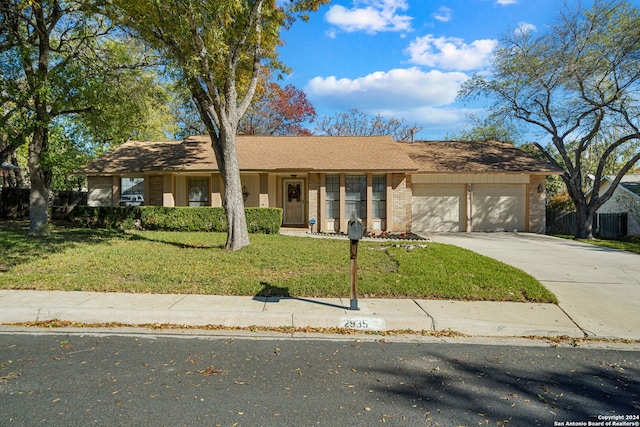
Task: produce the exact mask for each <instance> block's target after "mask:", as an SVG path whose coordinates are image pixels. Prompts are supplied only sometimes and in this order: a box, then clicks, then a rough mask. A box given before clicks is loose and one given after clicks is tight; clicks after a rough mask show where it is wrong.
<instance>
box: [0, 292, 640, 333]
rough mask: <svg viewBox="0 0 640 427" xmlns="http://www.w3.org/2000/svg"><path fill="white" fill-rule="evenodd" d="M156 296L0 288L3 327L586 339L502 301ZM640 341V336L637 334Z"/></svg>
mask: <svg viewBox="0 0 640 427" xmlns="http://www.w3.org/2000/svg"><path fill="white" fill-rule="evenodd" d="M349 305H350V301H349V300H348V299H346V300H345V299H340V298H331V299H312V298H308V299H306V298H273V297H272V298H263V297H254V298H252V297H225V296H209V295H151V294H124V293H93V292H63V291H29V290H0V323H5V324H6V323H21V322H32V321H46V320H52V319H58V320H68V321H75V322H79V323H85V324H104V323H111V322H117V323H123V324H131V325H152V324H173V325H189V326H206V325H220V326H225V327H251V326H266V327H274V328H280V327H294V328H305V327H311V328H347V329H355V330H369V331H385V330H413V331H443V330H444V331H448V330H450V331H455V332H460V333H463V334H467V335H472V336H490V337H522V336H544V337H551V336H569V337H574V338H582V337H584V332H583V331H582V330H581V329H580V327H579V326H578V325H576V324H575V323H574V322H573V321H572V320H571V319H570V318H569V317H568V316H567V315H566V314H565V313H564V312H563V311H562V310H561V309H560V308H559V307H558V306H556V305H553V304H526V303H502V302H461V301H443V300H411V299H359V300H358V308H359V310H358V311H354V310H349ZM639 338H640V335H639Z"/></svg>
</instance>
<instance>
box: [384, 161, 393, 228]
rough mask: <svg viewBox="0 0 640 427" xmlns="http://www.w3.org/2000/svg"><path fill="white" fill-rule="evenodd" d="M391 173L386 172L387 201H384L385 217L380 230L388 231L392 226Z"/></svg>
mask: <svg viewBox="0 0 640 427" xmlns="http://www.w3.org/2000/svg"><path fill="white" fill-rule="evenodd" d="M392 180H393V175H392V174H391V173H387V180H386V181H387V201H386V203H385V205H386V206H385V208H386V211H387V212H386V215H385V216H386V217H387V218H386V219H385V221H384V225H383V227H382V230H381V231H390V230H391V228H392V227H393V203H394V201H393V185H392Z"/></svg>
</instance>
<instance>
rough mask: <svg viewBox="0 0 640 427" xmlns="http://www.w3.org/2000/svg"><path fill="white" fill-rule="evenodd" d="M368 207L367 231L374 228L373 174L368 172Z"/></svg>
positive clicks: (366, 212) (366, 213)
mask: <svg viewBox="0 0 640 427" xmlns="http://www.w3.org/2000/svg"><path fill="white" fill-rule="evenodd" d="M366 202H367V203H366V205H367V208H366V210H365V215H367V223H366V226H365V229H364V231H365V233H366V232H367V231H371V230H372V229H373V174H372V173H367V200H366Z"/></svg>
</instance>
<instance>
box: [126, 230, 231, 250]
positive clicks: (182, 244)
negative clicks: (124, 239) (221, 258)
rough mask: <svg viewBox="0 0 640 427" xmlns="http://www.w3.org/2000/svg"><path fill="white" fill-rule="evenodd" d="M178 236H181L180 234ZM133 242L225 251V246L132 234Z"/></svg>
mask: <svg viewBox="0 0 640 427" xmlns="http://www.w3.org/2000/svg"><path fill="white" fill-rule="evenodd" d="M176 234H180V233H179V232H178V233H176ZM130 238H131V240H145V241H147V242H154V243H163V244H165V245H171V246H175V247H176V248H180V249H225V246H224V245H206V244H193V243H185V242H179V241H173V240H168V239H154V238H150V237H147V236H142V235H140V234H131V235H130Z"/></svg>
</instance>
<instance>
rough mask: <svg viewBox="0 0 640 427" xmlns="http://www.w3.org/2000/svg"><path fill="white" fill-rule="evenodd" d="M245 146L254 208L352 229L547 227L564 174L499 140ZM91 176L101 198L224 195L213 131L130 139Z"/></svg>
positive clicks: (217, 198)
mask: <svg viewBox="0 0 640 427" xmlns="http://www.w3.org/2000/svg"><path fill="white" fill-rule="evenodd" d="M237 150H238V159H239V163H240V171H241V179H242V184H243V196H244V199H245V206H247V207H278V208H282V209H283V218H284V220H283V226H290V227H309V224H310V222H311V220H312V219H313V220H315V224H316V225H315V230H318V231H322V232H345V231H346V226H347V221H348V219H349V217H350V215H351V211H353V212H354V213H356V216H358V217H359V218H361V219H363V221H364V222H365V224H366V228H367V231H370V232H376V231H388V232H411V231H413V232H434V231H437V232H440V231H524V232H534V233H543V232H544V229H545V191H544V180H545V176H546V175H549V174H558V173H560V172H561V171H559V170H557V169H555V168H554V167H553V166H552V165H550V164H548V163H545V162H542V161H540V160H538V159H536V158H534V157H532V156H530V155H528V154H527V153H525V152H523V151H522V150H519V149H517V148H515V147H513V146H510V145H508V144H502V143H498V142H486V143H480V142H473V143H471V142H456V141H430V142H416V143H402V142H396V141H394V140H393V139H392V138H390V137H326V136H325V137H323V136H315V137H257V136H238V138H237ZM81 174H83V175H86V176H87V177H88V186H89V201H88V203H89V205H93V206H100V205H108V206H117V205H131V204H134V205H135V204H142V203H143V204H146V205H153V206H221V205H222V192H223V191H224V186H223V183H222V179H221V176H220V173H219V171H218V168H217V164H216V161H215V157H214V154H213V150H212V148H211V142H210V140H209V139H208V137H190V138H188V139H186V140H184V141H129V142H127V143H125V144H123V145H122V146H120V147H118V148H116V149H114V150H113V151H111V152H109V153H107V154H105V155H104V156H102V157H100V158H98V159H95V160H93V161H91V162H90V163H89V164H88V165H87V166H86V167H85V168H84V170H83V171H82V172H81ZM141 200H143V202H140V201H141Z"/></svg>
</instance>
